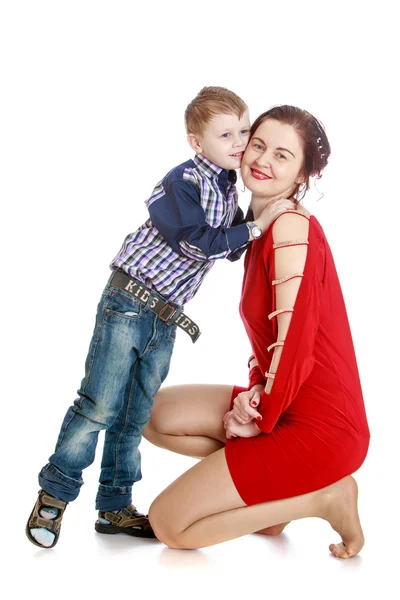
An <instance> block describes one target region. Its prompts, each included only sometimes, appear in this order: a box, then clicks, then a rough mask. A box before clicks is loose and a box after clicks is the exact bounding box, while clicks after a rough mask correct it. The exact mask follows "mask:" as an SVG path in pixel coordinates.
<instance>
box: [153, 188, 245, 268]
mask: <svg viewBox="0 0 400 600" xmlns="http://www.w3.org/2000/svg"><path fill="white" fill-rule="evenodd" d="M240 212H242V211H240ZM149 213H150V219H151V221H152V223H153V225H154V227H156V229H158V231H159V232H160V233H161V235H162V236H163V238H164V239H165V240H166V242H167V243H168V244H169V245H170V246H171V248H172V249H173V250H174V251H175V252H177V253H178V254H180V255H182V256H187V257H189V258H192V259H195V260H200V261H208V260H217V259H219V258H225V257H226V256H228V255H229V254H231V253H233V252H236V251H237V250H238V249H239V248H241V247H244V246H246V245H247V243H248V241H249V230H248V228H247V225H246V224H245V223H241V224H238V225H233V226H231V227H224V226H223V225H222V226H218V227H212V226H211V225H210V224H209V223H207V221H206V215H205V212H204V210H203V208H202V206H201V205H200V203H199V192H198V188H197V187H196V186H195V185H193V183H191V182H189V181H175V182H171V183H170V185H169V186H168V187H166V188H165V189H164V194H163V195H162V196H160V197H159V198H157V200H155V201H154V202H152V203H151V204H150V206H149ZM242 216H243V213H242ZM211 219H212V215H211Z"/></svg>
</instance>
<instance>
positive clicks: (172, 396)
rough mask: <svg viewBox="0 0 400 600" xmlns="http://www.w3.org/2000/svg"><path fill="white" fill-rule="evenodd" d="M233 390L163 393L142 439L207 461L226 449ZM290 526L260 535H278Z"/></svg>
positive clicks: (219, 387)
mask: <svg viewBox="0 0 400 600" xmlns="http://www.w3.org/2000/svg"><path fill="white" fill-rule="evenodd" d="M231 396H232V386H228V385H177V386H170V387H165V388H163V389H161V390H160V391H159V392H158V394H157V396H156V398H155V401H154V407H153V410H152V414H151V419H150V422H149V424H148V425H147V426H146V427H145V428H144V430H143V436H144V437H145V438H146V439H147V440H148V441H149V442H151V443H152V444H154V445H155V446H159V447H160V448H164V449H166V450H170V451H171V452H176V453H178V454H183V455H185V456H192V457H193V458H204V457H206V456H209V455H210V454H212V453H213V452H216V451H217V450H220V449H221V448H223V447H224V446H225V443H226V437H225V430H224V428H223V426H222V418H223V416H224V415H225V413H226V412H227V411H228V410H229V408H230V402H231ZM287 524H288V523H281V524H278V525H274V526H273V527H267V528H264V529H263V530H262V531H257V533H261V534H264V535H279V534H280V533H281V532H282V531H283V529H284V528H285V527H286V525H287Z"/></svg>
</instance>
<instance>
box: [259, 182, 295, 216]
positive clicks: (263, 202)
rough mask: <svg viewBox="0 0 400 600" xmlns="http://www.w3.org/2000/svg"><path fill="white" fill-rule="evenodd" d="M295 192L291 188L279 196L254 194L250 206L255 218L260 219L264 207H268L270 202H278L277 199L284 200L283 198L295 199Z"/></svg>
mask: <svg viewBox="0 0 400 600" xmlns="http://www.w3.org/2000/svg"><path fill="white" fill-rule="evenodd" d="M293 192H294V190H293V189H289V190H287V191H286V192H284V193H283V194H279V195H277V196H271V197H269V198H268V197H265V196H256V195H255V194H252V196H251V201H250V208H251V210H252V212H253V215H254V219H258V217H259V216H260V215H261V213H262V211H263V210H264V208H266V207H267V206H268V204H271V203H272V202H276V201H278V200H282V199H290V200H293V197H292V194H293Z"/></svg>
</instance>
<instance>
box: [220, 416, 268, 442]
mask: <svg viewBox="0 0 400 600" xmlns="http://www.w3.org/2000/svg"><path fill="white" fill-rule="evenodd" d="M223 421H224V427H225V432H226V439H227V440H232V439H234V438H237V437H247V438H249V437H256V436H257V435H260V433H262V432H261V430H260V429H259V428H258V427H257V425H256V424H255V422H254V421H251V422H250V423H246V424H245V425H241V424H240V423H238V422H237V421H236V419H235V417H234V416H233V411H232V410H230V411H229V412H227V413H226V415H225V416H224V419H223Z"/></svg>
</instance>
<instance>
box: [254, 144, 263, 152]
mask: <svg viewBox="0 0 400 600" xmlns="http://www.w3.org/2000/svg"><path fill="white" fill-rule="evenodd" d="M253 148H255V149H256V150H261V151H263V150H264V146H261V145H260V144H254V146H253Z"/></svg>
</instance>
